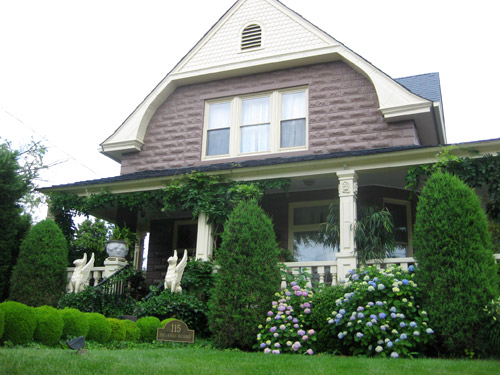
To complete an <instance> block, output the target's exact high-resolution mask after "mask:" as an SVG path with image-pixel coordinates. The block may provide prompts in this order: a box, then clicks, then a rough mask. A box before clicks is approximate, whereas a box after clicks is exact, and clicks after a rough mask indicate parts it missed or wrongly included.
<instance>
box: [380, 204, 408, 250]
mask: <svg viewBox="0 0 500 375" xmlns="http://www.w3.org/2000/svg"><path fill="white" fill-rule="evenodd" d="M386 203H389V204H395V205H400V206H404V207H405V208H406V225H407V226H408V228H407V229H408V248H407V250H406V258H411V257H413V222H412V215H411V202H410V201H408V200H403V199H395V198H384V199H383V207H384V208H385V207H386V205H385V204H386ZM395 245H396V243H395Z"/></svg>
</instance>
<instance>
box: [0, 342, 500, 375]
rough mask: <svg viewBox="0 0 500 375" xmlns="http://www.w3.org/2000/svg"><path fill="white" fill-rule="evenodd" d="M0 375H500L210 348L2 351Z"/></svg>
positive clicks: (445, 366) (436, 365)
mask: <svg viewBox="0 0 500 375" xmlns="http://www.w3.org/2000/svg"><path fill="white" fill-rule="evenodd" d="M0 373H1V374H9V375H15V374H23V375H29V374H37V375H44V374H47V375H48V374H50V375H52V374H56V375H65V374H68V375H69V374H71V375H86V374H96V375H106V374H110V375H121V374H140V375H149V374H155V375H156V374H183V375H184V374H186V375H189V374H196V375H199V374H203V375H209V374H231V375H233V374H250V375H261V374H283V375H293V374H301V375H305V374H311V375H313V374H314V375H316V374H319V375H321V374H335V375H343V374H346V375H347V374H349V375H352V374H384V375H391V374H395V375H396V374H397V375H405V374H408V375H425V374H432V375H446V374H467V375H475V374H478V375H479V374H495V375H498V374H500V362H499V361H494V360H485V361H483V360H444V359H396V360H394V359H368V358H353V357H335V356H329V355H317V356H294V355H270V354H268V355H265V354H262V353H244V352H239V351H218V350H214V349H205V348H170V349H168V348H165V349H121V350H107V349H92V348H91V349H89V352H88V354H87V355H79V354H76V353H75V352H73V351H70V350H63V349H48V348H40V349H37V348H5V347H3V348H0Z"/></svg>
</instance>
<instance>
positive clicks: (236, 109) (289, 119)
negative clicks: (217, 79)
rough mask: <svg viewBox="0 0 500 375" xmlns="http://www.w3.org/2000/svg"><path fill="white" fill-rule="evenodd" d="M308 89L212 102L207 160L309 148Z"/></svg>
mask: <svg viewBox="0 0 500 375" xmlns="http://www.w3.org/2000/svg"><path fill="white" fill-rule="evenodd" d="M307 93H308V91H307V88H306V87H300V88H293V89H286V90H275V91H271V92H264V93H260V94H255V95H244V96H235V97H231V98H225V99H220V100H210V101H207V102H206V105H205V131H204V142H203V147H204V149H203V159H217V158H224V157H237V156H242V155H247V154H259V153H273V152H283V151H294V150H305V149H307V107H308V104H307Z"/></svg>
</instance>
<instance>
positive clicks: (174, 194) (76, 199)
mask: <svg viewBox="0 0 500 375" xmlns="http://www.w3.org/2000/svg"><path fill="white" fill-rule="evenodd" d="M289 185H290V181H289V180H288V179H271V180H259V181H251V182H242V181H232V180H228V179H226V178H224V177H223V176H220V175H207V174H204V173H201V172H192V173H190V174H187V175H184V176H183V177H180V178H178V179H176V180H174V182H173V183H172V184H170V185H169V186H168V187H166V188H164V189H158V190H152V191H141V192H133V193H121V194H112V193H110V192H108V191H101V192H99V193H94V194H90V195H88V196H78V195H76V194H68V193H62V192H52V193H49V196H50V201H51V205H52V209H53V211H54V212H55V216H56V222H58V224H60V225H61V227H64V228H68V226H69V227H71V225H69V224H68V220H72V218H73V217H74V216H76V215H87V216H88V215H89V214H90V213H91V212H92V211H94V210H97V209H101V208H106V207H113V206H118V207H125V208H128V209H130V210H131V211H134V210H140V209H142V208H149V209H153V210H155V209H156V210H161V211H177V210H185V211H190V212H192V214H193V218H197V217H198V215H199V214H200V212H204V213H205V214H206V215H207V218H208V222H209V223H213V224H215V225H216V226H220V225H222V224H223V223H224V222H225V221H226V219H227V217H228V216H229V213H230V212H231V210H232V207H233V206H234V205H235V203H237V202H239V201H240V200H244V199H258V200H259V199H260V198H261V197H262V195H263V194H264V191H266V190H271V189H274V190H282V191H287V190H288V187H289ZM68 231H70V229H68Z"/></svg>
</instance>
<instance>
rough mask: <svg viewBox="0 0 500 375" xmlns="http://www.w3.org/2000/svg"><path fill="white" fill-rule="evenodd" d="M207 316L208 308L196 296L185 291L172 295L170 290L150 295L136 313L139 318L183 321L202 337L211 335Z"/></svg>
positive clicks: (138, 306) (140, 303) (141, 303)
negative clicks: (153, 317) (147, 317)
mask: <svg viewBox="0 0 500 375" xmlns="http://www.w3.org/2000/svg"><path fill="white" fill-rule="evenodd" d="M188 264H189V263H188ZM207 314H208V311H207V308H206V306H205V305H204V304H203V303H202V302H200V301H199V300H198V299H197V298H196V297H195V296H192V295H189V294H185V293H184V291H183V292H182V293H171V292H170V290H163V291H162V292H161V293H159V294H156V295H155V294H152V295H150V297H149V299H147V300H146V301H144V300H143V301H141V302H139V303H138V304H137V309H136V312H135V315H137V316H138V317H143V316H156V317H157V318H158V319H165V318H176V319H179V320H182V321H183V322H184V323H186V324H187V326H188V327H189V329H194V330H195V331H196V334H197V335H198V336H201V337H206V336H207V335H208V334H209V330H208V318H207Z"/></svg>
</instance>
